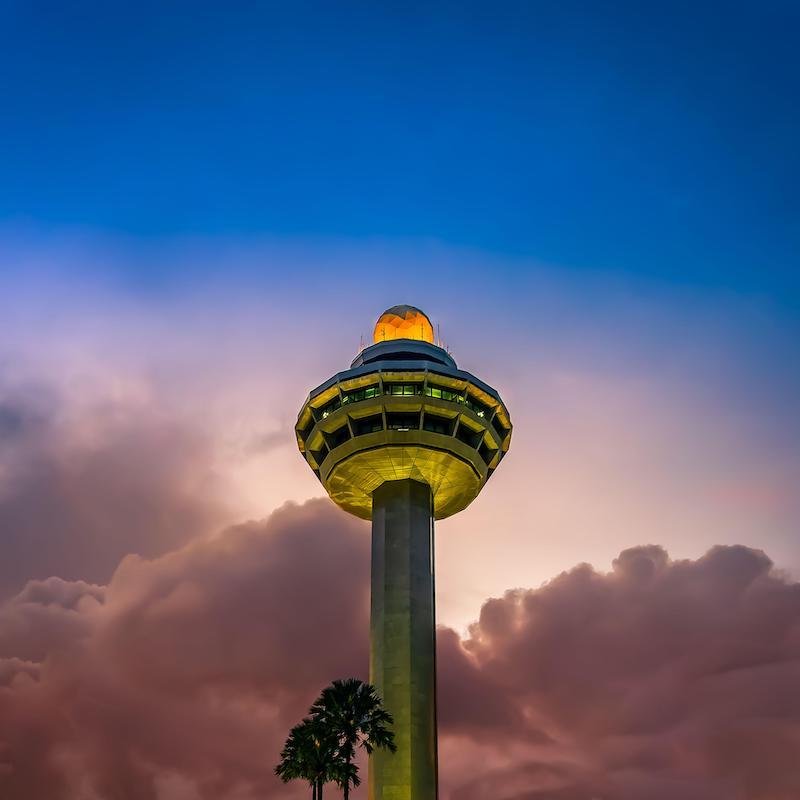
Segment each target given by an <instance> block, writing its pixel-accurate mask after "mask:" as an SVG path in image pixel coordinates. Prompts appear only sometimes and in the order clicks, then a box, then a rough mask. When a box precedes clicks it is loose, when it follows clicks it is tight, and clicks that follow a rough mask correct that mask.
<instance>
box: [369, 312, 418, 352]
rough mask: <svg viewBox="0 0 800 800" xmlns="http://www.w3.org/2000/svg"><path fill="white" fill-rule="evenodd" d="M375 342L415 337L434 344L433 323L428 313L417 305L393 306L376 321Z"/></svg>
mask: <svg viewBox="0 0 800 800" xmlns="http://www.w3.org/2000/svg"><path fill="white" fill-rule="evenodd" d="M373 339H374V341H375V343H376V344H377V343H378V342H388V341H391V340H392V339H414V340H416V341H418V342H429V343H430V344H433V325H431V321H430V320H429V319H428V316H427V314H425V313H424V312H423V311H420V310H419V309H418V308H416V307H415V306H392V307H391V308H387V309H386V311H384V312H383V314H381V316H380V318H379V319H378V321H377V322H376V323H375V333H374V334H373Z"/></svg>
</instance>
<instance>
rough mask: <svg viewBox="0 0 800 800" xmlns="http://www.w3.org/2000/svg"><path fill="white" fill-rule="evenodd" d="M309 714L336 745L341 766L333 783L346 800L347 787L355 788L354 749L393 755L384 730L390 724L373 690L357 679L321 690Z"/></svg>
mask: <svg viewBox="0 0 800 800" xmlns="http://www.w3.org/2000/svg"><path fill="white" fill-rule="evenodd" d="M310 713H311V718H312V719H315V720H317V721H318V722H319V723H320V724H321V725H322V727H323V729H324V730H326V731H327V732H328V733H329V734H330V736H331V738H333V739H334V740H335V741H336V742H337V744H338V755H339V758H340V760H341V762H342V766H341V767H340V768H339V770H338V771H339V772H340V778H339V779H336V782H337V783H338V784H339V785H340V786H341V788H342V789H343V791H344V800H349V797H350V786H351V785H352V786H358V768H357V767H355V765H354V764H353V763H352V761H353V759H354V757H355V754H356V749H357V748H358V747H363V748H364V750H365V751H366V752H367V754H368V755H369V754H371V753H372V751H373V750H374V749H375V748H377V747H381V748H385V749H387V750H389V751H390V752H392V753H394V752H395V751H396V750H397V747H396V745H395V743H394V733H393V732H392V731H390V730H389V728H388V726H390V725H392V724H393V723H394V720H393V719H392V716H391V714H389V712H388V711H386V709H384V707H383V704H382V702H381V699H380V697H378V693H377V691H376V690H375V687H374V686H372V685H370V684H369V683H364V682H363V681H360V680H358V679H357V678H348V679H346V680H338V681H334V682H333V683H332V684H331V685H330V686H328V687H327V688H326V689H323V690H322V694H320V696H319V698H318V699H317V701H316V702H315V703H314V705H312V706H311V709H310Z"/></svg>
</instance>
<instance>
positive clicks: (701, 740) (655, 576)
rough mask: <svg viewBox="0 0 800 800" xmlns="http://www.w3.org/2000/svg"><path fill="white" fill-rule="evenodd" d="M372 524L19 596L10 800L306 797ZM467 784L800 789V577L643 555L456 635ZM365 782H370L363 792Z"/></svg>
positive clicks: (363, 648) (0, 693)
mask: <svg viewBox="0 0 800 800" xmlns="http://www.w3.org/2000/svg"><path fill="white" fill-rule="evenodd" d="M368 576H369V534H368V529H367V526H366V525H365V524H364V523H361V522H358V521H356V520H353V519H351V518H350V517H347V516H346V515H345V514H343V513H342V512H340V511H339V510H338V509H336V508H335V507H333V506H332V505H331V504H330V503H329V502H327V501H311V502H309V503H306V504H305V505H302V506H294V505H287V506H285V507H283V508H282V509H280V510H278V511H277V512H275V513H274V514H273V515H271V516H270V517H269V518H268V519H267V520H266V521H264V522H251V523H247V524H245V525H240V526H237V527H234V528H231V529H229V530H227V531H225V532H224V533H222V534H220V535H218V536H214V537H204V538H202V539H200V540H197V541H194V542H192V543H190V544H188V545H186V546H184V547H183V548H182V549H180V550H178V551H175V552H172V553H169V554H166V555H163V556H160V557H159V558H157V559H155V560H149V561H148V560H145V559H142V558H139V557H128V558H126V559H125V560H124V561H123V562H122V563H121V564H120V566H119V568H118V569H117V571H116V572H115V574H114V576H113V578H112V579H111V581H110V582H109V583H108V585H107V586H96V585H92V584H89V583H84V582H80V581H63V580H60V579H55V578H53V579H50V580H46V581H34V582H31V583H29V584H28V585H27V586H26V587H25V589H24V590H23V591H22V592H20V593H19V594H18V595H16V596H15V597H14V598H12V599H11V600H9V601H8V602H6V603H5V604H4V606H2V608H1V609H0V796H2V797H3V798H8V800H23V798H24V800H30V798H47V800H75V798H81V800H83V799H84V798H95V797H99V798H103V800H106V799H107V798H108V799H109V800H116V798H120V799H122V798H125V800H128V798H136V800H138V798H142V799H143V800H183V799H184V798H187V797H200V798H203V800H205V799H206V798H209V800H210V799H211V798H214V800H224V798H226V797H233V796H236V797H237V798H247V800H250V799H251V798H252V799H253V800H254V799H255V798H265V799H266V800H269V798H279V797H280V798H294V797H298V798H299V797H303V796H305V793H306V792H305V788H304V787H302V786H290V787H288V788H287V787H283V786H282V785H280V784H278V783H277V782H276V780H275V778H274V776H273V775H272V773H271V767H272V765H273V763H274V761H275V758H276V754H277V752H278V750H279V748H280V744H281V742H282V739H283V737H284V735H285V733H286V730H287V729H288V727H289V725H291V724H292V723H293V722H294V721H296V720H297V719H298V718H299V717H300V716H301V715H302V713H303V712H304V710H305V709H306V707H307V706H308V704H309V702H310V700H311V699H313V697H314V695H315V693H316V692H317V691H318V689H319V688H320V687H321V686H322V685H324V684H325V683H327V682H328V681H329V680H330V679H332V678H334V677H339V676H345V675H351V674H353V675H359V676H364V675H365V672H366V665H367V641H366V632H367V629H368ZM439 669H440V710H441V713H440V722H441V734H442V759H441V773H442V787H443V791H442V796H443V799H444V800H484V798H487V797H492V798H495V800H545V798H546V799H547V800H588V799H589V798H598V799H599V798H602V800H641V799H642V798H645V797H646V798H648V800H667V798H669V800H674V798H676V797H680V798H682V800H684V799H686V800H790V798H791V800H796V797H797V796H798V793H800V769H798V766H797V763H796V761H797V759H796V754H797V752H800V750H799V749H798V747H800V700H798V699H797V698H798V695H797V692H796V687H797V685H798V683H799V682H800V586H799V585H798V584H793V583H790V582H788V581H786V580H785V579H784V578H783V577H782V576H781V575H780V574H778V573H776V572H775V571H774V569H773V567H772V565H771V563H770V561H769V559H768V558H767V557H766V556H765V555H764V554H763V553H761V552H758V551H754V550H749V549H746V548H743V547H724V548H723V547H720V548H715V549H714V550H712V551H711V552H709V553H708V554H707V555H706V556H704V557H703V558H701V559H698V560H697V561H671V560H670V559H669V558H668V556H667V554H666V553H665V552H664V551H663V550H662V549H661V548H658V547H652V546H651V547H639V548H633V549H631V550H627V551H625V552H623V553H622V554H621V555H620V556H619V558H618V559H617V560H616V561H615V563H614V569H613V571H612V572H610V573H608V574H604V573H598V572H597V571H595V570H594V569H592V568H591V567H589V566H587V565H582V566H579V567H576V568H575V569H573V570H571V571H570V572H567V573H564V574H562V575H560V576H558V577H557V578H555V579H554V580H552V581H551V582H550V583H548V584H546V585H545V586H543V587H542V588H540V589H536V590H529V591H523V590H516V591H512V592H509V593H507V594H506V595H505V596H504V597H502V598H498V599H494V600H490V601H488V602H487V603H486V604H485V605H484V607H483V609H482V612H481V616H480V619H479V621H478V622H477V623H476V624H475V625H474V626H473V627H472V628H471V630H470V632H469V635H468V636H467V637H466V638H465V639H462V638H460V637H459V636H458V635H457V634H456V633H455V632H454V631H452V630H448V629H441V630H440V632H439ZM362 796H363V795H362Z"/></svg>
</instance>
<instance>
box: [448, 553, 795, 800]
mask: <svg viewBox="0 0 800 800" xmlns="http://www.w3.org/2000/svg"><path fill="white" fill-rule="evenodd" d="M458 655H459V656H460V658H450V659H446V660H444V661H443V665H442V668H443V670H444V671H445V672H446V673H448V672H449V673H453V672H459V671H460V672H462V673H463V671H464V670H467V669H468V670H470V673H471V674H472V676H473V677H474V679H475V684H474V691H475V692H476V693H478V694H479V693H481V692H482V691H483V686H484V685H486V686H488V687H490V688H491V689H492V690H494V691H499V690H502V692H503V693H504V695H505V698H506V701H507V702H508V703H510V704H512V705H513V706H514V707H516V708H517V709H518V710H519V712H520V713H519V716H518V717H517V720H516V723H515V724H509V722H510V720H509V718H508V716H507V714H506V713H505V712H503V711H498V713H497V714H496V715H495V720H494V722H495V723H496V724H502V727H503V732H502V737H503V739H502V740H503V742H507V741H510V742H519V741H521V740H522V739H524V738H525V737H526V736H527V735H528V734H529V733H530V732H531V731H533V732H536V733H538V732H540V731H541V732H544V733H545V734H547V735H548V736H549V738H550V740H551V741H550V743H549V744H545V745H542V746H540V747H539V748H538V749H537V750H536V751H535V752H532V754H531V755H530V756H529V757H528V758H527V759H525V758H520V760H519V762H518V763H517V764H515V765H513V767H511V768H509V769H505V770H503V771H501V773H500V774H497V775H495V776H494V780H493V781H492V783H493V789H492V795H493V796H494V797H497V798H508V800H511V798H515V799H517V798H519V800H522V798H538V797H547V798H562V797H563V798H573V797H574V798H576V800H577V799H578V798H586V797H598V798H604V800H629V799H630V800H634V798H641V797H647V798H654V799H655V798H661V797H664V798H671V797H677V796H679V797H681V798H688V797H697V798H703V800H716V798H719V800H731V798H747V800H789V798H792V797H797V796H799V795H800V767H798V765H797V760H796V754H797V752H800V749H798V748H800V698H799V696H798V694H797V692H796V691H795V690H794V689H793V688H792V687H796V686H797V685H798V681H800V584H796V583H789V582H786V581H784V580H783V578H782V576H781V575H780V574H778V573H776V572H775V571H774V569H773V567H772V564H771V562H770V560H769V559H768V558H767V557H766V556H765V555H764V554H763V553H762V552H760V551H756V550H751V549H749V548H745V547H716V548H713V549H712V550H711V551H710V552H708V553H707V554H706V555H705V556H703V557H702V558H700V559H698V560H696V561H671V560H670V559H669V557H668V556H667V553H666V552H665V551H664V550H663V549H662V548H660V547H654V546H647V547H636V548H632V549H629V550H626V551H624V552H623V553H621V554H620V556H619V557H618V558H617V559H616V560H615V561H614V566H613V571H612V572H610V573H608V574H602V573H598V572H596V571H595V570H594V569H592V567H590V566H588V565H581V566H579V567H576V568H575V569H573V570H571V571H569V572H567V573H564V574H562V575H560V576H559V577H557V578H556V579H554V580H552V581H550V582H549V583H548V584H546V585H545V586H544V587H542V588H541V589H537V590H530V591H523V590H517V591H512V592H508V593H507V594H506V595H505V596H504V597H503V598H500V599H495V600H490V601H489V602H487V603H486V604H485V605H484V607H483V609H482V611H481V616H480V619H479V621H478V622H477V623H476V624H475V625H474V626H473V627H472V628H471V630H470V634H469V637H468V638H467V639H466V641H464V642H463V643H461V652H460V653H459V654H458ZM483 713H485V710H484V711H483ZM490 722H491V720H490ZM469 731H470V728H469V725H468V722H461V723H459V724H457V725H456V726H455V727H451V728H450V730H449V733H451V734H452V733H455V732H469ZM489 750H490V751H491V748H489ZM498 752H499V753H502V746H501V747H498ZM490 761H491V759H490ZM537 775H539V777H538V778H537V777H536V776H537ZM453 779H454V780H455V776H454V778H453ZM485 780H486V779H485V777H482V776H480V775H476V776H475V777H474V778H470V777H467V778H466V779H464V780H462V781H461V782H460V785H458V786H457V787H456V788H455V789H454V792H453V795H452V797H453V800H468V798H473V797H474V798H477V797H481V796H486V795H485V794H483V793H482V792H483V790H482V789H481V786H484V785H485ZM523 783H524V784H526V788H525V789H520V788H519V787H520V785H521V784H523ZM537 783H538V784H540V787H541V788H537Z"/></svg>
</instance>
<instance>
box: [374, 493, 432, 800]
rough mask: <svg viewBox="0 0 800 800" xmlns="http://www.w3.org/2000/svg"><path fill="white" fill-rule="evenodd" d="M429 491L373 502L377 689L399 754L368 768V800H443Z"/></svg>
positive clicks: (382, 754)
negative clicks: (439, 776) (390, 718)
mask: <svg viewBox="0 0 800 800" xmlns="http://www.w3.org/2000/svg"><path fill="white" fill-rule="evenodd" d="M432 511H433V500H432V496H431V490H430V487H429V486H427V485H426V484H424V483H420V482H418V481H413V480H399V481H387V482H385V483H383V484H382V485H381V486H379V487H378V488H377V489H376V490H375V492H374V493H373V495H372V615H371V623H370V682H371V683H373V684H374V685H375V687H376V688H377V691H378V694H379V695H380V696H381V698H382V699H383V704H384V707H385V708H386V710H387V711H388V712H389V713H390V714H391V715H392V716H393V717H394V722H395V724H394V732H395V743H396V745H397V752H396V753H394V754H392V753H389V752H387V751H383V750H379V751H376V752H375V753H373V755H372V756H371V758H370V765H369V800H436V798H437V792H438V787H437V744H436V619H435V605H434V577H433V567H434V564H433V513H432Z"/></svg>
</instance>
